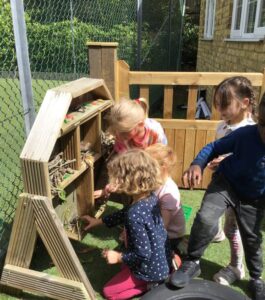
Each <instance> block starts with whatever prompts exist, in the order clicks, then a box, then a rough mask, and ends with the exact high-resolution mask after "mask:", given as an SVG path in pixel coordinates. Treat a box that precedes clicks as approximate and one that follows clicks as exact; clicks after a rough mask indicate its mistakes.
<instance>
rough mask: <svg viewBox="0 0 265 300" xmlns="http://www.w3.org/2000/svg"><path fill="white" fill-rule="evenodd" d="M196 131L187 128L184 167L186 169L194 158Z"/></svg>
mask: <svg viewBox="0 0 265 300" xmlns="http://www.w3.org/2000/svg"><path fill="white" fill-rule="evenodd" d="M195 137H196V131H195V130H194V129H187V130H186V135H185V149H184V163H183V169H184V170H186V169H187V168H188V167H189V166H190V163H191V162H192V160H193V158H194V149H195Z"/></svg>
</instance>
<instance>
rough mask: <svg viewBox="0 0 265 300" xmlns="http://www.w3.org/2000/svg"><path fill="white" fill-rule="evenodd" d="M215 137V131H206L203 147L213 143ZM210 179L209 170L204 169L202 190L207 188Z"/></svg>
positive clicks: (210, 173) (210, 172)
mask: <svg viewBox="0 0 265 300" xmlns="http://www.w3.org/2000/svg"><path fill="white" fill-rule="evenodd" d="M215 135H216V132H215V131H210V130H209V131H207V134H206V140H205V145H206V144H208V143H211V142H212V141H214V140H215ZM211 178H212V171H211V170H210V169H209V168H205V169H204V172H203V178H202V188H203V189H206V188H207V186H208V184H209V182H210V181H211Z"/></svg>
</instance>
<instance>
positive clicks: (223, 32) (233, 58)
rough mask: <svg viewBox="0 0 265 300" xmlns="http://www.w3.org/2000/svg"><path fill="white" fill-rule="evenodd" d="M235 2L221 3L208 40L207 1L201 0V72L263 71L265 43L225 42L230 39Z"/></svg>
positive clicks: (228, 0) (199, 45) (199, 48)
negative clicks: (206, 35)
mask: <svg viewBox="0 0 265 300" xmlns="http://www.w3.org/2000/svg"><path fill="white" fill-rule="evenodd" d="M232 4H233V1H232V0H217V1H216V11H215V27H214V35H213V39H212V40H204V39H203V32H204V20H205V5H206V0H201V12H200V32H199V44H198V54H197V71H205V72H208V71H209V72H210V71H223V72H225V71H227V72H230V71H231V72H233V71H239V72H263V69H264V68H265V42H263V41H261V42H233V41H225V39H226V38H229V37H230V29H231V22H232V8H233V5H232Z"/></svg>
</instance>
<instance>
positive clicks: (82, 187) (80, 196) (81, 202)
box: [76, 167, 95, 216]
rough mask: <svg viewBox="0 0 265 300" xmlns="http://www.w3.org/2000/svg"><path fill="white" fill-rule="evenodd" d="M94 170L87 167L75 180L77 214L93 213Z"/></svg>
mask: <svg viewBox="0 0 265 300" xmlns="http://www.w3.org/2000/svg"><path fill="white" fill-rule="evenodd" d="M93 191H94V172H93V169H92V167H88V169H87V170H86V172H85V173H84V174H83V176H82V177H79V179H78V181H77V188H76V196H77V212H78V215H79V216H82V215H86V214H90V215H93V214H94V205H95V204H94V193H93Z"/></svg>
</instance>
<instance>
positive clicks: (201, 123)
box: [156, 119, 220, 130]
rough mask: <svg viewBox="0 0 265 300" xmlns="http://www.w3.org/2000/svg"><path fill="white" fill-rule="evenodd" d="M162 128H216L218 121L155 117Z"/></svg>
mask: <svg viewBox="0 0 265 300" xmlns="http://www.w3.org/2000/svg"><path fill="white" fill-rule="evenodd" d="M156 120H157V121H158V122H159V123H160V124H161V125H162V127H163V128H171V129H201V130H216V127H217V125H218V124H219V123H220V121H209V120H180V119H156Z"/></svg>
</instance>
